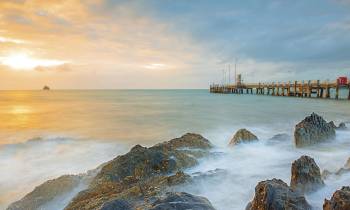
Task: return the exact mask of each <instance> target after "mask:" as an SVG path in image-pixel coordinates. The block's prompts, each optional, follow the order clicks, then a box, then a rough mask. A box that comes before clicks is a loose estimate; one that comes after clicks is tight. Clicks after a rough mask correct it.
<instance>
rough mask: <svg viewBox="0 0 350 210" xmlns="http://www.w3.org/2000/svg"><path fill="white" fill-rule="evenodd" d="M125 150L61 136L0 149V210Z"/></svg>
mask: <svg viewBox="0 0 350 210" xmlns="http://www.w3.org/2000/svg"><path fill="white" fill-rule="evenodd" d="M128 147H129V146H128V145H126V144H121V143H116V142H110V141H109V142H106V141H101V140H86V139H85V140H84V139H76V138H70V137H62V136H45V137H35V138H31V139H29V140H27V141H25V142H23V143H15V144H5V145H1V146H0V169H1V175H0V209H5V208H6V206H7V205H8V204H9V203H10V202H13V201H15V200H18V199H20V198H21V197H23V196H24V195H25V194H27V193H28V192H30V191H32V190H33V189H34V187H35V186H37V185H39V184H41V183H43V182H44V181H47V180H49V179H53V178H57V177H59V176H61V175H63V174H80V173H84V172H86V171H87V170H90V169H93V168H96V167H97V166H98V165H100V164H102V163H104V162H106V161H109V160H110V159H112V158H114V157H115V156H117V155H119V154H122V153H124V152H125V151H127V148H128Z"/></svg>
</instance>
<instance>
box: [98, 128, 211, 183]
mask: <svg viewBox="0 0 350 210" xmlns="http://www.w3.org/2000/svg"><path fill="white" fill-rule="evenodd" d="M211 147H212V146H211V144H210V142H209V141H208V140H207V139H205V138H203V137H202V136H201V135H198V134H186V135H184V136H182V137H181V138H176V139H173V140H170V141H168V142H164V143H161V144H157V145H155V146H153V147H150V148H146V147H142V146H140V145H136V146H134V147H133V148H132V149H131V150H130V152H128V153H127V154H125V155H121V156H118V157H117V158H115V159H114V160H112V161H110V163H108V164H107V165H106V166H104V167H103V168H102V169H101V171H100V173H99V174H98V175H97V176H96V178H95V180H94V182H93V183H95V184H98V182H107V181H112V182H114V181H121V180H123V179H124V178H126V177H128V176H132V177H134V178H135V179H136V180H142V179H145V178H148V177H151V176H154V175H161V174H169V173H172V172H176V171H178V170H181V169H183V168H187V167H191V166H194V165H196V164H197V160H196V159H195V157H193V153H192V152H191V150H182V149H183V148H187V149H197V150H198V149H199V150H200V149H209V148H211ZM196 154H197V155H199V154H200V153H196Z"/></svg>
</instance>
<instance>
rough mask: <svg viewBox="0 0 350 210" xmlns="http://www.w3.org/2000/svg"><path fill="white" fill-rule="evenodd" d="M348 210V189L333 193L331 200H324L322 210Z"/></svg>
mask: <svg viewBox="0 0 350 210" xmlns="http://www.w3.org/2000/svg"><path fill="white" fill-rule="evenodd" d="M349 209H350V187H342V188H341V189H340V190H337V191H335V193H334V194H333V196H332V198H331V200H327V199H325V202H324V204H323V210H349Z"/></svg>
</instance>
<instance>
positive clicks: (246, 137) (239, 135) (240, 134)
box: [229, 129, 258, 146]
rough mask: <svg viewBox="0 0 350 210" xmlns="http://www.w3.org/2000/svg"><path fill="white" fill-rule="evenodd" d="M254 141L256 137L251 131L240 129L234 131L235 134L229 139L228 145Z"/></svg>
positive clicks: (256, 139)
mask: <svg viewBox="0 0 350 210" xmlns="http://www.w3.org/2000/svg"><path fill="white" fill-rule="evenodd" d="M254 141H258V137H256V136H255V135H254V134H253V133H252V132H250V131H248V130H247V129H240V130H238V131H237V132H236V133H235V135H234V136H233V138H232V139H231V141H230V143H229V146H234V145H237V144H240V143H249V142H254Z"/></svg>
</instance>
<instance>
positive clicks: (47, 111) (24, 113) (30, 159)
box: [0, 90, 350, 210]
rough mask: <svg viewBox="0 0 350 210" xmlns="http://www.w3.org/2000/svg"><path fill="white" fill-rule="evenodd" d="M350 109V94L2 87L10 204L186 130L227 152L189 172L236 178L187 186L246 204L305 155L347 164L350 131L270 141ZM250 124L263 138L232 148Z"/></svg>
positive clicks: (3, 157)
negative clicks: (309, 120) (307, 140)
mask: <svg viewBox="0 0 350 210" xmlns="http://www.w3.org/2000/svg"><path fill="white" fill-rule="evenodd" d="M349 106H350V102H349V101H347V100H339V101H336V100H319V99H301V98H289V97H273V96H256V95H219V94H210V93H208V91H207V90H84V91H78V90H74V91H73V90H62V91H61V90H60V91H58V90H53V91H0V169H1V170H0V209H4V208H6V206H7V205H8V204H9V203H10V202H13V201H15V200H17V199H19V198H21V197H22V196H23V195H25V194H26V193H28V192H30V191H31V190H33V188H34V187H35V186H37V185H38V184H40V183H42V182H43V181H46V180H47V179H52V178H55V177H58V176H60V175H63V174H77V173H83V172H85V171H87V170H89V169H93V168H95V167H97V166H98V165H99V164H101V163H103V162H106V161H108V160H110V159H112V158H114V157H115V156H116V155H118V154H123V153H125V152H127V151H128V150H129V149H130V147H132V146H133V145H134V144H137V143H138V144H142V145H145V146H151V145H153V144H155V143H158V142H161V141H166V140H169V139H171V138H174V137H178V136H181V135H182V134H184V133H186V132H195V133H199V134H202V135H203V136H205V137H206V138H208V139H209V140H210V141H211V142H213V144H214V145H215V146H216V148H215V150H216V151H217V152H218V154H220V155H217V156H215V157H209V158H205V159H203V160H201V162H200V164H199V165H198V166H197V167H195V168H191V169H189V170H188V171H187V172H188V173H195V172H206V171H209V170H213V169H217V168H219V169H226V170H227V171H228V175H226V176H225V177H221V178H220V179H219V180H217V179H208V180H204V181H203V182H201V184H197V185H195V186H191V185H188V186H185V187H184V189H183V190H186V191H188V192H191V193H194V194H198V195H203V196H206V197H207V198H208V199H209V200H210V201H211V202H212V203H213V205H214V206H215V207H216V208H217V209H224V210H225V209H244V207H245V206H246V204H247V203H248V202H249V201H250V200H251V199H252V197H253V195H254V187H255V186H256V184H257V182H258V181H262V180H265V179H271V178H280V179H282V180H284V181H285V182H287V183H289V179H290V166H291V163H292V161H293V160H295V159H297V158H298V157H300V156H301V155H304V154H308V155H310V156H312V157H313V158H314V159H315V161H316V162H317V163H318V164H319V166H320V168H321V170H323V169H328V170H330V171H335V170H337V169H339V168H340V167H342V166H343V165H344V163H345V162H346V160H347V159H348V158H349V157H350V150H349V148H350V131H338V132H337V138H336V140H335V141H333V142H329V143H325V144H321V145H317V146H314V147H309V148H306V149H296V148H294V146H293V143H292V141H291V140H290V139H286V140H285V141H281V142H275V143H271V142H270V141H268V139H269V138H270V137H272V136H274V135H275V134H279V133H286V134H289V135H290V136H292V134H293V130H294V125H295V124H296V123H297V122H299V121H300V120H302V119H303V118H304V117H305V116H306V115H309V114H311V113H312V112H316V113H318V114H320V115H322V116H324V118H325V119H327V120H328V121H330V120H333V121H335V123H336V124H338V123H340V122H349V121H350V109H349V108H348V107H349ZM240 128H247V129H249V130H251V131H252V132H253V133H255V134H256V135H257V136H258V137H259V139H260V140H261V141H260V142H258V143H253V144H247V145H240V146H238V147H235V148H228V147H227V144H228V142H229V140H230V138H231V137H232V135H233V134H234V133H235V131H237V130H238V129H240ZM349 183H350V176H349V175H343V176H340V177H338V176H332V177H330V178H329V179H328V180H326V187H324V188H322V189H321V190H319V191H317V192H315V193H313V194H310V195H307V199H308V201H309V202H310V203H311V204H312V205H313V206H314V207H315V208H316V209H321V207H322V204H323V199H324V198H326V197H327V198H329V197H330V196H331V194H332V193H333V192H334V191H335V190H336V189H338V188H340V187H341V186H342V185H349ZM58 209H59V208H58Z"/></svg>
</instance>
